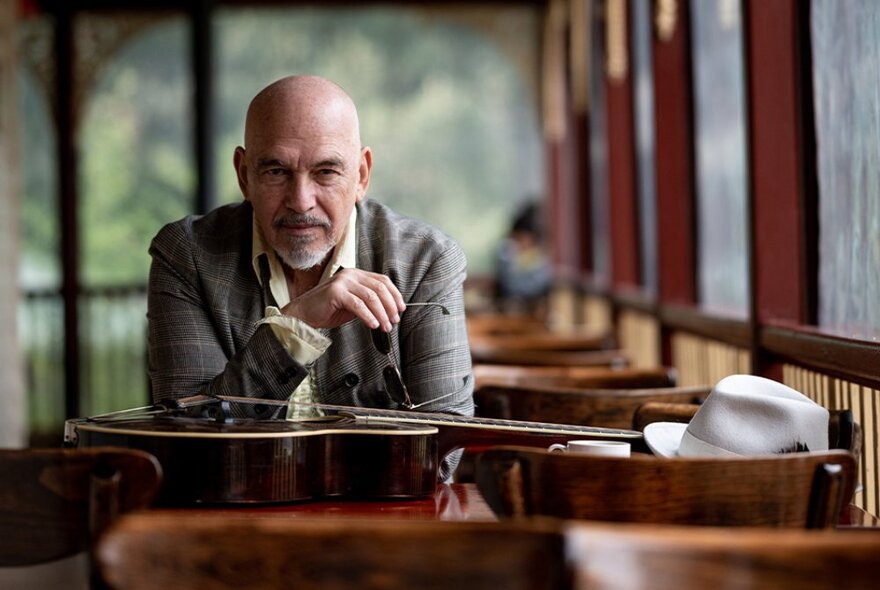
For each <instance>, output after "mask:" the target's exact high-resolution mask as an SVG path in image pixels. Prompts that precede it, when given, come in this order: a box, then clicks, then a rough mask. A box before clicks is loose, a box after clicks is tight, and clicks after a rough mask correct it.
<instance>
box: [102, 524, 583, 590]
mask: <svg viewBox="0 0 880 590" xmlns="http://www.w3.org/2000/svg"><path fill="white" fill-rule="evenodd" d="M97 561H98V567H99V570H100V572H101V574H102V578H103V580H104V581H105V582H106V583H107V584H108V585H109V586H110V587H111V588H114V589H116V590H141V589H144V590H146V589H150V590H152V589H154V588H174V589H175V590H187V589H198V590H202V589H206V588H214V589H217V588H228V589H239V588H279V589H280V588H296V589H297V590H337V589H339V590H341V589H346V590H347V589H349V588H359V589H364V590H369V589H373V588H375V589H383V590H397V589H399V590H410V589H413V588H420V589H432V588H436V589H438V590H440V589H442V590H449V589H455V590H469V589H477V588H480V589H482V588H498V589H501V588H503V589H505V590H543V589H547V590H550V589H553V590H557V589H560V588H565V587H567V583H568V575H567V571H566V565H565V558H564V545H563V538H562V535H561V533H560V532H559V530H558V526H555V525H554V524H552V523H546V525H543V523H497V522H436V521H435V522H432V521H413V520H409V521H407V520H397V521H394V520H378V519H360V520H342V519H325V520H299V519H285V518H241V517H238V516H236V515H229V514H226V515H217V516H214V515H208V516H205V515H200V516H195V515H188V514H186V512H185V511H174V512H168V511H161V510H156V511H150V512H148V513H141V514H133V515H130V516H125V517H123V518H122V519H120V520H119V521H118V522H117V524H115V525H114V526H113V527H111V529H110V530H108V532H107V534H106V535H105V536H104V537H103V538H102V539H101V541H100V543H99V546H98V550H97Z"/></svg>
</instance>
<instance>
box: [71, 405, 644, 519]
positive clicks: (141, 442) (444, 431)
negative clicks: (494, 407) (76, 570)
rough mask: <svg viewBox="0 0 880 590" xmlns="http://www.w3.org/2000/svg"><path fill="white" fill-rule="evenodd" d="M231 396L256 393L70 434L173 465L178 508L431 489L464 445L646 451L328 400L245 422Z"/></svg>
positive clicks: (595, 434) (554, 430) (619, 436)
mask: <svg viewBox="0 0 880 590" xmlns="http://www.w3.org/2000/svg"><path fill="white" fill-rule="evenodd" d="M258 401H259V402H260V403H266V402H265V400H258ZM227 403H254V400H253V399H248V398H233V397H225V398H219V399H215V398H205V397H203V396H196V397H194V398H187V400H186V403H182V404H181V403H178V405H177V406H176V407H174V408H167V407H162V406H157V407H153V408H146V409H143V408H141V409H135V410H133V411H137V410H146V411H147V412H152V413H147V414H144V413H141V414H140V415H135V416H133V417H131V416H130V413H131V412H132V411H131V410H123V411H122V412H118V413H116V414H113V415H111V414H106V415H104V416H96V417H94V418H82V419H77V420H68V421H67V423H66V427H65V440H66V442H67V444H68V445H71V446H76V447H95V446H118V447H127V448H132V449H140V450H143V451H146V452H148V453H151V454H152V455H154V456H155V457H156V458H157V459H158V460H159V463H160V464H161V465H162V469H163V471H164V478H163V479H164V481H163V484H162V488H161V490H160V492H159V497H158V500H157V504H160V505H172V506H173V505H192V504H197V503H204V504H243V503H247V504H254V503H257V504H259V503H282V502H297V501H302V500H312V499H318V498H327V497H337V498H338V497H344V498H351V499H382V498H416V497H421V496H428V495H430V494H433V493H434V491H435V489H436V487H437V478H438V475H439V470H440V463H441V461H442V460H443V458H444V457H446V455H447V454H448V453H450V452H451V451H452V450H454V449H458V448H465V447H466V448H469V449H471V450H477V449H484V448H488V447H490V446H492V445H503V444H515V445H527V446H537V447H544V448H546V447H547V446H548V445H551V444H554V443H564V442H566V441H569V440H573V439H585V438H586V439H593V440H620V441H626V442H628V443H630V445H631V446H632V450H633V451H636V452H638V451H647V447H645V446H644V440H643V438H642V434H641V433H640V432H634V431H630V430H619V429H610V428H596V427H589V426H574V425H565V424H544V423H538V422H520V421H513V420H493V419H481V418H467V417H462V416H453V415H449V414H436V413H427V412H405V411H396V410H379V409H372V408H353V407H348V406H333V405H326V404H321V405H315V407H318V408H320V409H322V410H323V411H324V412H325V413H326V414H328V415H326V416H324V417H321V418H317V419H313V420H305V421H297V422H290V421H286V420H277V419H270V420H254V419H247V420H242V419H232V418H229V416H230V415H232V414H230V413H229V412H227V411H226V410H224V409H223V404H227Z"/></svg>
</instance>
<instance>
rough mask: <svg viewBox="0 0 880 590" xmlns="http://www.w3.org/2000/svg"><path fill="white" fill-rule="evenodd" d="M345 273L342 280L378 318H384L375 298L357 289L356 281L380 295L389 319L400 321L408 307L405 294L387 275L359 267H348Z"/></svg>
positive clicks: (395, 321)
mask: <svg viewBox="0 0 880 590" xmlns="http://www.w3.org/2000/svg"><path fill="white" fill-rule="evenodd" d="M345 273H346V274H344V275H341V276H340V280H341V281H344V282H345V283H346V284H347V285H348V288H349V289H350V290H351V291H352V292H355V293H357V294H358V296H359V297H361V298H362V299H363V300H364V301H365V303H367V306H368V307H369V308H370V309H371V310H372V311H373V312H374V315H375V316H376V317H377V318H378V319H380V320H381V319H382V314H381V313H378V310H377V308H376V307H375V303H376V301H375V299H374V298H373V296H372V295H370V294H369V293H367V292H365V291H362V290H359V289H356V288H355V287H354V284H355V283H357V284H359V285H361V286H362V287H364V288H366V289H369V290H372V291H373V292H374V293H375V294H376V295H378V297H379V300H380V301H381V305H382V307H383V308H384V310H385V315H386V316H387V318H388V320H389V321H391V322H392V323H394V324H396V323H398V322H400V314H401V313H402V312H403V311H404V310H405V309H406V304H405V303H404V301H403V295H402V294H401V293H400V291H399V290H398V289H397V287H396V286H395V285H394V282H392V280H391V279H390V278H389V277H388V276H387V275H383V274H380V273H375V272H369V271H364V270H357V269H346V270H345ZM389 329H390V328H389Z"/></svg>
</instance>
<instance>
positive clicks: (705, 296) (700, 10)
mask: <svg viewBox="0 0 880 590" xmlns="http://www.w3.org/2000/svg"><path fill="white" fill-rule="evenodd" d="M690 7H691V28H692V30H691V37H692V41H693V50H692V52H691V54H692V55H693V64H694V66H693V67H694V115H695V129H694V132H695V135H696V138H695V143H696V172H697V179H696V186H697V228H698V236H697V252H698V253H699V254H698V257H699V260H698V268H697V271H698V272H697V274H698V287H699V300H700V304H701V305H702V306H703V307H705V308H707V309H709V310H713V311H718V312H721V313H725V314H730V315H736V316H745V315H747V314H748V293H749V273H748V254H747V248H746V244H747V231H748V226H747V223H748V221H747V210H746V204H747V190H748V188H747V187H748V184H747V178H748V171H747V170H746V143H745V126H746V116H745V108H746V107H745V84H744V72H743V41H742V39H743V33H742V21H741V14H742V13H741V7H740V2H739V0H692V2H691V3H690Z"/></svg>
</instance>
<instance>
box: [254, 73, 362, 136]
mask: <svg viewBox="0 0 880 590" xmlns="http://www.w3.org/2000/svg"><path fill="white" fill-rule="evenodd" d="M328 132H332V133H334V134H337V135H340V136H342V137H344V138H347V140H348V141H350V142H351V144H352V147H354V148H355V149H360V146H361V139H360V125H359V122H358V115H357V108H356V107H355V104H354V101H353V100H352V99H351V97H350V96H349V95H348V94H347V93H346V92H345V90H343V89H342V88H341V87H340V86H338V85H337V84H335V83H333V82H331V81H330V80H327V79H325V78H320V77H318V76H288V77H286V78H281V79H280V80H278V81H276V82H273V83H272V84H270V85H269V86H267V87H266V88H264V89H263V90H262V91H260V93H259V94H257V95H256V96H255V97H254V99H253V100H252V101H251V104H250V106H249V107H248V111H247V119H246V120H245V130H244V142H245V149H247V148H248V146H249V145H251V144H252V143H254V142H255V141H258V140H259V138H260V137H261V136H264V135H266V134H267V133H268V134H272V135H276V134H278V133H282V134H286V133H293V134H295V135H298V136H301V137H304V138H307V137H314V136H315V135H316V134H325V133H328Z"/></svg>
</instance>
